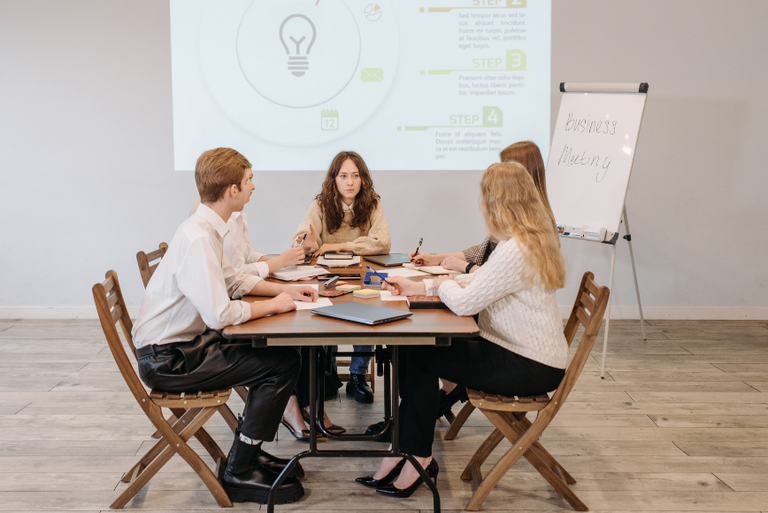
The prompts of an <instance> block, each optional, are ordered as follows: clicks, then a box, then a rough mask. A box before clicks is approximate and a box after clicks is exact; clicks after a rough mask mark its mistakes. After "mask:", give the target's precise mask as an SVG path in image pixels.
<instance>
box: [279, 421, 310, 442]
mask: <svg viewBox="0 0 768 513" xmlns="http://www.w3.org/2000/svg"><path fill="white" fill-rule="evenodd" d="M280 424H282V425H283V426H285V429H287V430H288V432H289V433H290V434H292V435H293V437H294V438H295V439H296V440H298V441H299V442H309V430H308V429H294V427H293V426H291V425H290V424H288V422H286V420H285V419H280Z"/></svg>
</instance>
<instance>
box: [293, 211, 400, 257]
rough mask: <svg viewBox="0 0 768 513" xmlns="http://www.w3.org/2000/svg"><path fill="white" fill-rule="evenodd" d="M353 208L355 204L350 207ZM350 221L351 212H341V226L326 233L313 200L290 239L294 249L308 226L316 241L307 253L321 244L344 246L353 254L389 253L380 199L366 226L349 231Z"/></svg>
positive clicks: (386, 227) (387, 226)
mask: <svg viewBox="0 0 768 513" xmlns="http://www.w3.org/2000/svg"><path fill="white" fill-rule="evenodd" d="M352 208H353V209H354V205H352ZM351 220H352V210H347V211H345V212H344V220H343V221H342V222H341V227H340V228H339V229H338V230H336V231H335V232H333V233H329V232H328V227H327V226H326V224H325V222H323V219H322V216H321V214H320V204H319V203H318V202H317V200H314V201H312V204H311V205H310V206H309V210H307V213H306V214H305V215H304V219H302V220H301V224H299V228H298V229H297V230H296V233H294V234H293V239H291V241H292V243H293V246H296V242H295V241H296V238H297V237H303V236H304V234H305V233H307V230H308V229H309V225H310V224H311V225H312V226H313V227H314V228H315V231H316V232H317V242H316V243H315V244H314V245H313V246H312V247H311V248H309V251H310V252H314V251H317V250H318V249H319V248H320V246H322V245H323V244H339V243H346V244H347V251H352V252H353V253H354V254H355V255H383V254H387V253H389V248H390V246H391V245H392V241H391V239H390V236H389V225H388V224H387V218H386V217H385V216H384V207H383V206H382V205H381V200H379V201H378V202H377V203H376V209H375V210H374V211H373V212H372V213H371V217H370V219H368V223H366V225H365V226H364V227H363V228H362V229H360V228H352V227H351V226H350V225H349V222H350V221H351Z"/></svg>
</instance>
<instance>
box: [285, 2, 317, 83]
mask: <svg viewBox="0 0 768 513" xmlns="http://www.w3.org/2000/svg"><path fill="white" fill-rule="evenodd" d="M291 20H294V21H291ZM289 22H290V23H289ZM286 33H287V36H288V40H289V42H290V43H291V45H290V47H289V45H288V43H286ZM308 36H311V37H312V39H311V40H310V41H309V44H308V45H305V50H304V55H301V44H302V43H304V42H305V41H306V39H307V37H308ZM316 36H317V30H316V29H315V24H314V23H312V20H310V19H309V18H307V17H306V16H304V15H303V14H291V15H290V16H288V17H287V18H285V19H284V20H283V23H282V24H281V25H280V42H281V43H282V44H283V48H285V53H286V54H287V55H288V71H290V72H291V74H292V75H294V76H296V77H300V76H302V75H304V73H306V72H307V71H309V57H308V56H309V52H310V50H312V45H314V44H315V38H316ZM291 50H294V55H291Z"/></svg>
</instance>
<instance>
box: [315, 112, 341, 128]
mask: <svg viewBox="0 0 768 513" xmlns="http://www.w3.org/2000/svg"><path fill="white" fill-rule="evenodd" d="M338 129H339V111H338V110H336V109H328V110H323V111H322V112H320V130H338Z"/></svg>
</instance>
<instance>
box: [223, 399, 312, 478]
mask: <svg viewBox="0 0 768 513" xmlns="http://www.w3.org/2000/svg"><path fill="white" fill-rule="evenodd" d="M242 432H243V416H242V415H240V414H238V415H237V427H236V428H235V440H239V439H240V433H242ZM234 450H235V444H232V448H231V449H230V450H229V454H228V455H227V464H229V462H230V461H232V451H234ZM289 461H291V460H290V459H284V458H278V457H277V456H272V455H271V454H269V453H268V452H267V451H265V450H263V449H262V450H261V451H259V455H258V457H257V459H256V461H255V462H251V464H259V465H263V466H265V467H267V468H268V469H269V470H271V471H272V472H274V473H275V474H277V475H280V473H281V472H282V471H283V469H284V468H285V467H286V465H288V462H289ZM290 476H291V477H298V478H302V477H304V469H303V468H302V467H301V463H296V466H295V467H293V470H291V473H290Z"/></svg>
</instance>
